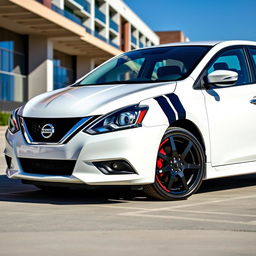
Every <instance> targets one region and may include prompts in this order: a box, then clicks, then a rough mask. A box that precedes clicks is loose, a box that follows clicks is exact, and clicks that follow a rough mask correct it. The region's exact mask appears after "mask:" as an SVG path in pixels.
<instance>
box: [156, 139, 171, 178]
mask: <svg viewBox="0 0 256 256" xmlns="http://www.w3.org/2000/svg"><path fill="white" fill-rule="evenodd" d="M167 140H168V139H166V140H164V141H163V142H162V143H161V144H160V147H159V153H160V154H163V155H166V152H165V151H164V149H163V145H164V143H165V142H166V141H167ZM163 166H164V160H163V159H162V158H160V157H158V158H157V162H156V167H157V169H161V168H162V167H163ZM163 175H164V173H159V174H158V176H159V177H163Z"/></svg>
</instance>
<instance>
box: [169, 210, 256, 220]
mask: <svg viewBox="0 0 256 256" xmlns="http://www.w3.org/2000/svg"><path fill="white" fill-rule="evenodd" d="M169 211H172V212H188V213H199V214H212V215H228V216H237V217H252V218H256V215H251V214H235V213H229V212H211V211H193V210H177V209H170V210H169Z"/></svg>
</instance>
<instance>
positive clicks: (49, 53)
mask: <svg viewBox="0 0 256 256" xmlns="http://www.w3.org/2000/svg"><path fill="white" fill-rule="evenodd" d="M28 63H29V65H28V98H29V99H31V98H32V97H34V96H36V95H38V94H40V93H43V92H46V91H51V90H52V89H53V43H52V42H51V41H50V39H48V38H45V37H42V36H36V35H30V36H29V52H28Z"/></svg>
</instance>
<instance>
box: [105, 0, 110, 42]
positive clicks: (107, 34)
mask: <svg viewBox="0 0 256 256" xmlns="http://www.w3.org/2000/svg"><path fill="white" fill-rule="evenodd" d="M105 15H106V39H107V42H109V26H110V24H109V4H108V3H107V2H106V13H105Z"/></svg>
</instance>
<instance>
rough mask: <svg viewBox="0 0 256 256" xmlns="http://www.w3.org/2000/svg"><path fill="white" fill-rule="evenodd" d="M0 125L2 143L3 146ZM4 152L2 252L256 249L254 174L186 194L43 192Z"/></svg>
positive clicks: (156, 252) (236, 251)
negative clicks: (14, 173)
mask: <svg viewBox="0 0 256 256" xmlns="http://www.w3.org/2000/svg"><path fill="white" fill-rule="evenodd" d="M3 130H4V129H3V128H2V127H0V150H1V152H2V151H3V148H4V145H3V141H4V139H3V134H4V132H3ZM3 159H4V158H3V155H2V154H1V156H0V255H1V256H5V255H15V256H16V255H74V256H76V255H83V256H84V255H85V256H87V255H88V256H90V255H96V256H97V255H112V256H113V255H122V256H126V255H147V256H151V255H154V256H155V255H157V256H158V255H177V254H179V255H181V256H183V255H190V256H194V255H195V256H198V255H207V256H212V255H214V256H215V255H218V256H222V255H230V256H231V255H232V256H234V255H237V256H243V255H252V256H255V255H256V193H255V192H256V175H244V176H237V177H230V178H221V179H215V180H209V181H205V182H203V185H202V187H201V188H200V190H199V191H198V192H197V193H196V194H195V195H193V196H192V197H190V198H189V199H188V200H184V201H172V202H161V201H155V200H150V199H148V198H146V197H145V196H144V194H143V193H142V192H131V191H97V192H95V191H90V192H88V191H80V190H79V191H65V192H62V191H60V192H51V193H46V192H43V191H41V190H39V189H37V188H36V187H34V186H33V185H24V184H22V183H21V182H20V181H19V180H10V179H8V178H7V177H6V176H5V174H4V169H5V164H4V161H3Z"/></svg>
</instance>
